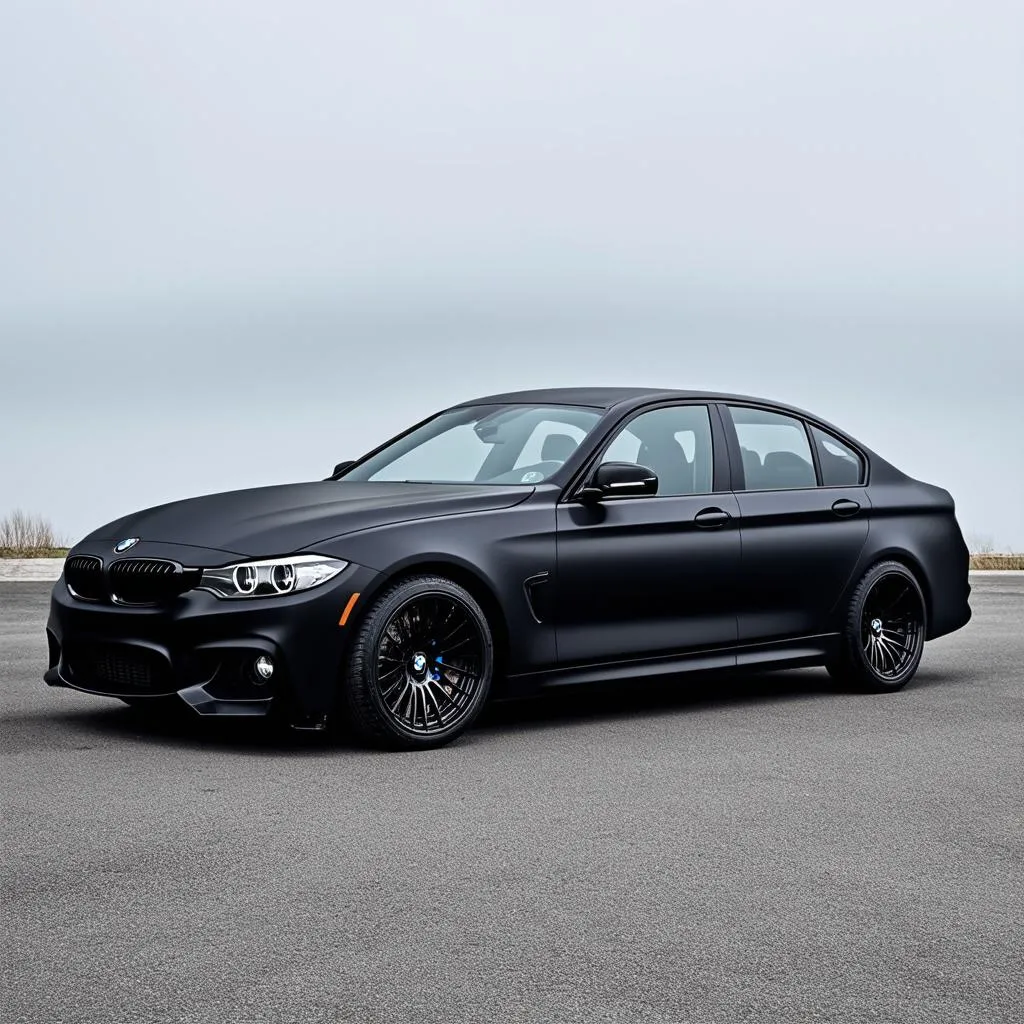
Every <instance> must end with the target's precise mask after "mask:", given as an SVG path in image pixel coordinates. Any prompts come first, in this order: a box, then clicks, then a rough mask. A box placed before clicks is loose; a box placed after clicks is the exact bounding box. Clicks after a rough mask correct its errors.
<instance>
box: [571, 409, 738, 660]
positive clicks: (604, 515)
mask: <svg viewBox="0 0 1024 1024" xmlns="http://www.w3.org/2000/svg"><path fill="white" fill-rule="evenodd" d="M713 416H715V418H714V419H713V418H712V417H713ZM713 423H714V424H715V429H714V431H713V430H712V424H713ZM716 443H717V444H722V445H724V439H723V438H722V437H721V427H720V426H719V421H718V419H717V416H716V415H715V414H714V410H709V409H708V407H707V406H705V405H693V404H689V405H686V404H681V405H671V406H662V407H659V408H656V409H652V410H649V411H647V412H642V413H640V414H639V415H637V416H635V417H634V418H633V419H631V420H630V421H629V422H627V423H626V425H625V426H624V427H623V428H622V429H621V430H620V431H619V432H618V433H617V434H616V435H615V436H614V437H613V438H612V439H611V440H610V442H609V443H608V445H606V446H605V448H604V450H603V453H602V454H601V456H600V457H599V459H598V462H605V461H609V462H635V463H637V464H639V465H643V466H647V467H648V468H649V469H652V470H653V471H654V472H655V474H656V475H657V477H658V492H657V494H655V495H651V496H648V497H633V498H618V499H616V498H609V499H606V500H604V501H601V502H600V503H597V504H591V505H581V504H578V503H573V502H571V501H569V502H565V503H563V504H561V505H559V507H558V512H557V535H556V544H557V572H556V581H555V593H556V643H557V647H558V661H559V664H560V665H562V666H569V665H581V664H588V663H590V664H596V663H602V662H614V661H622V660H630V659H634V658H643V657H658V656H669V655H674V654H682V653H687V652H693V651H699V650H705V649H715V648H719V647H728V646H731V645H733V644H735V642H736V637H737V625H736V615H735V609H734V607H733V604H734V601H735V597H736V587H737V584H738V573H739V567H740V536H739V511H740V510H739V503H738V501H737V499H736V497H735V495H733V494H732V493H731V492H730V491H729V490H728V489H727V488H728V477H727V474H726V473H724V472H722V470H721V468H720V467H721V466H722V465H723V463H722V461H721V460H720V461H719V469H718V471H717V472H716V466H715V444H716ZM718 488H726V489H724V490H719V489H718Z"/></svg>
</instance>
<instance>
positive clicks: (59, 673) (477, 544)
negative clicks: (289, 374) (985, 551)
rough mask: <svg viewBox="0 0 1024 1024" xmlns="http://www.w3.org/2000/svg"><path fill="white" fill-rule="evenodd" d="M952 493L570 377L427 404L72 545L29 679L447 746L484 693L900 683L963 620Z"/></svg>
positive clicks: (766, 406) (823, 444)
mask: <svg viewBox="0 0 1024 1024" xmlns="http://www.w3.org/2000/svg"><path fill="white" fill-rule="evenodd" d="M967 569H968V555H967V548H966V546H965V544H964V541H963V537H962V535H961V532H960V528H959V526H958V525H957V522H956V519H955V517H954V506H953V499H952V498H951V497H950V495H949V494H948V493H947V492H946V491H944V490H942V489H940V488H938V487H934V486H931V485H929V484H926V483H921V482H919V481H917V480H913V479H911V478H910V477H908V476H906V475H905V474H904V473H901V472H900V471H899V470H898V469H896V468H895V467H894V466H892V465H890V464H889V463H888V462H886V461H885V460H884V459H882V458H880V457H879V456H878V455H875V454H874V453H873V452H871V451H869V450H868V449H867V448H865V447H864V445H862V444H860V443H859V442H857V441H855V440H854V439H853V438H851V437H849V436H848V435H846V434H844V433H843V432H842V431H840V430H838V429H836V428H835V427H833V426H831V425H830V424H828V423H826V422H824V421H823V420H820V419H818V418H817V417H816V416H813V415H811V414H809V413H806V412H802V411H800V410H798V409H793V408H790V407H788V406H783V405H778V404H776V403H772V402H765V401H762V400H760V399H753V398H743V397H738V396H733V395H721V394H707V393H701V392H691V391H651V390H640V389H631V388H569V389H558V390H542V391H529V392H521V393H513V394H504V395H494V396H491V397H489V398H481V399H477V400H476V401H472V402H466V403H464V404H462V405H458V406H455V407H453V408H450V409H447V410H445V411H444V412H441V413H438V414H437V415H435V416H433V417H431V418H429V419H427V420H425V421H423V422H422V423H419V424H417V425H416V426H414V427H412V428H411V429H409V430H408V431H406V432H405V433H404V434H401V435H399V436H398V437H396V438H394V439H393V440H391V441H388V442H387V443H386V444H383V445H381V447H379V448H377V449H375V450H374V451H372V452H370V453H369V454H368V455H364V456H363V457H362V458H361V459H358V460H357V461H355V462H345V463H341V464H339V465H338V466H337V467H336V468H335V471H334V473H333V475H332V476H331V477H330V478H328V479H327V480H323V481H318V482H311V483H298V484H287V485H282V486H274V487H265V488H257V489H253V490H243V491H233V492H229V493H224V494H213V495H209V496H206V497H201V498H192V499H189V500H186V501H178V502H174V503H172V504H168V505H161V506H159V507H157V508H151V509H148V510H146V511H143V512H138V513H136V514H134V515H130V516H126V517H125V518H123V519H119V520H117V521H116V522H113V523H110V524H109V525H107V526H104V527H102V528H100V529H99V530H96V531H95V532H94V533H92V534H90V535H89V536H88V537H86V538H85V539H84V540H83V541H82V542H81V543H79V544H78V545H76V546H75V548H74V549H73V550H72V551H71V553H70V555H69V556H68V559H67V562H66V563H65V566H64V573H63V576H62V578H61V579H60V580H59V582H58V583H57V584H56V586H55V587H54V590H53V598H52V605H51V612H50V618H49V623H48V627H47V636H48V640H49V649H50V668H49V671H48V672H47V673H46V676H45V679H46V681H47V682H48V683H50V684H51V685H54V686H70V687H73V688H75V689H78V690H83V691H87V692H90V693H98V694H106V695H110V696H116V697H120V698H121V699H123V700H125V701H128V702H129V703H135V704H139V703H143V704H146V703H149V704H150V705H151V706H159V705H160V702H161V700H167V699H171V700H173V701H175V702H181V701H183V702H184V703H185V704H186V705H190V706H191V707H192V708H193V709H194V710H195V711H196V712H198V713H199V714H201V715H265V714H268V713H271V712H274V713H276V714H280V715H282V716H284V717H285V718H286V719H287V720H288V721H290V722H291V723H292V724H293V725H296V726H298V727H312V728H319V727H323V726H324V725H325V724H329V723H330V722H331V721H332V719H334V720H338V721H342V722H346V723H348V724H349V725H350V726H351V727H353V728H354V729H355V731H356V732H357V733H358V734H359V735H360V736H361V737H363V738H364V739H366V740H369V741H372V742H375V743H379V744H383V745H389V746H397V747H425V746H432V745H437V744H439V743H442V742H445V741H448V740H450V739H452V738H453V737H454V736H456V735H458V734H459V733H460V732H462V731H463V730H464V729H466V727H467V726H469V725H470V723H471V722H472V721H473V719H474V718H475V717H476V715H477V714H478V713H479V711H480V709H481V707H482V705H483V704H484V702H485V701H486V700H487V699H488V697H489V696H490V695H491V694H492V691H493V692H500V693H502V694H506V695H511V694H521V693H525V692H530V691H535V690H537V689H538V688H540V687H544V686H550V685H553V684H566V683H586V682H593V681H607V680H623V681H626V680H631V679H634V678H635V677H637V676H640V675H643V676H654V675H666V674H672V675H674V674H677V673H680V672H684V671H689V670H708V669H727V668H737V667H739V668H743V669H755V668H757V669H761V668H781V667H784V666H794V665H819V664H823V665H826V666H827V667H828V670H829V671H830V672H831V673H832V674H833V675H834V676H836V677H838V678H840V679H841V680H843V681H844V682H845V683H849V684H854V685H858V686H862V687H867V688H870V689H872V690H882V691H884V690H897V689H899V688H900V687H902V686H903V685H904V684H905V683H906V682H907V681H908V680H909V679H910V678H911V677H912V676H913V675H914V673H915V672H916V670H917V667H918V664H919V663H920V660H921V654H922V650H923V647H924V642H925V641H926V640H930V639H933V638H935V637H939V636H942V635H943V634H946V633H949V632H951V631H953V630H955V629H959V628H960V627H961V626H963V625H964V624H965V623H966V622H967V621H968V619H969V618H970V614H971V613H970V608H969V605H968V596H969V593H970V587H969V585H968V574H967Z"/></svg>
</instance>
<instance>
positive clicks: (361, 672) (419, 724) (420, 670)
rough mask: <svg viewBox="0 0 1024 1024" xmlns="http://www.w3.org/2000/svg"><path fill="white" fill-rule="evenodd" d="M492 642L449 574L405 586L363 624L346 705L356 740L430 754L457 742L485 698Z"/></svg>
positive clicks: (476, 608)
mask: <svg viewBox="0 0 1024 1024" xmlns="http://www.w3.org/2000/svg"><path fill="white" fill-rule="evenodd" d="M493 672H494V642H493V638H492V634H491V629H490V626H489V624H488V622H487V617H486V615H485V614H484V612H483V609H481V607H480V605H479V604H478V603H477V601H476V599H475V598H474V597H473V595H472V594H470V593H469V591H468V590H466V589H465V588H464V587H461V586H459V584H457V583H454V582H453V581H452V580H449V579H446V578H445V577H443V576H435V575H423V576H413V577H410V578H408V579H404V580H400V581H399V582H397V583H395V584H394V585H392V586H391V587H389V588H388V589H387V590H385V591H384V593H382V594H381V595H380V596H379V597H378V598H377V600H376V601H374V603H373V605H372V606H371V608H370V610H369V611H368V612H367V614H366V615H365V617H364V618H363V620H362V621H361V623H360V624H359V626H358V631H357V633H356V637H355V640H354V641H353V644H352V650H351V653H350V655H349V658H348V665H347V671H346V673H345V676H344V678H343V680H342V693H341V701H342V705H343V711H344V713H345V717H346V719H347V720H348V723H349V725H350V726H351V727H352V730H353V731H354V732H355V734H356V737H357V738H358V739H360V740H362V741H363V742H366V743H369V744H372V745H374V746H383V747H389V748H391V749H396V750H424V749H429V748H431V747H439V746H442V745H443V744H445V743H449V742H451V741H452V740H453V739H455V737H456V736H459V735H460V734H461V733H462V732H464V731H465V730H466V729H468V728H469V726H470V725H472V723H473V721H474V719H476V717H477V715H478V714H479V713H480V710H481V708H482V707H483V705H484V703H485V702H486V700H487V696H488V694H489V693H490V689H491V679H492V676H493Z"/></svg>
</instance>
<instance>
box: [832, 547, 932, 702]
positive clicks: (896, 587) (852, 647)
mask: <svg viewBox="0 0 1024 1024" xmlns="http://www.w3.org/2000/svg"><path fill="white" fill-rule="evenodd" d="M925 628H926V612H925V601H924V594H923V593H922V592H921V587H920V585H919V584H918V582H917V579H916V578H915V577H914V574H913V573H912V572H911V571H910V570H909V569H908V568H907V567H906V566H905V565H903V564H901V563H900V562H881V563H879V564H878V565H875V566H872V568H870V569H869V570H868V571H867V572H866V573H865V574H864V578H863V579H862V580H861V581H860V583H859V584H858V585H857V589H856V590H855V591H854V593H853V598H852V599H851V601H850V610H849V613H848V615H847V620H846V627H845V629H844V631H843V637H842V644H841V647H840V650H839V652H838V654H837V656H836V657H835V658H834V659H833V660H832V661H831V662H829V664H828V671H829V673H830V674H831V675H832V677H833V678H834V679H837V680H839V681H840V682H842V683H844V684H848V685H853V686H856V687H858V688H860V689H866V690H874V691H886V690H899V689H900V688H902V687H903V686H905V685H906V684H907V683H908V682H909V681H910V680H911V679H912V678H913V676H914V674H915V673H916V672H917V669H918V666H919V665H920V664H921V655H922V653H923V652H924V638H925Z"/></svg>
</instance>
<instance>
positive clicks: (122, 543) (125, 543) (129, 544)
mask: <svg viewBox="0 0 1024 1024" xmlns="http://www.w3.org/2000/svg"><path fill="white" fill-rule="evenodd" d="M140 540H142V538H141V537H125V539H124V540H119V541H118V542H117V543H116V544H115V545H114V550H115V551H116V552H117V553H118V554H120V553H121V552H122V551H127V550H128V549H129V548H133V547H135V545H136V544H138V543H139V541H140Z"/></svg>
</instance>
